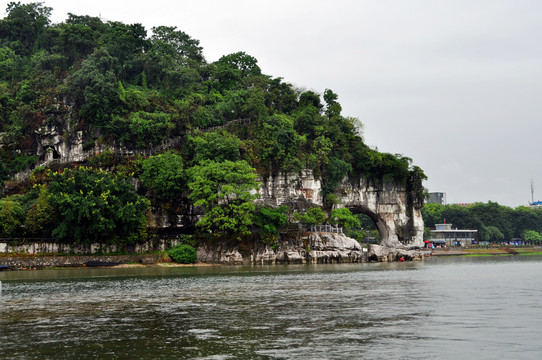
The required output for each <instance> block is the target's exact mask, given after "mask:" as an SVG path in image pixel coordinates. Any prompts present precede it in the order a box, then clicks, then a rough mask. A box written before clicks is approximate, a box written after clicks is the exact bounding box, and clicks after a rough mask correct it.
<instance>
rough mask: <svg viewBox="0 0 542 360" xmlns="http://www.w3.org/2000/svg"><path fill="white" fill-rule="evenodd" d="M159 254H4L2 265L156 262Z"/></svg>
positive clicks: (50, 265) (65, 265)
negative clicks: (17, 255)
mask: <svg viewBox="0 0 542 360" xmlns="http://www.w3.org/2000/svg"><path fill="white" fill-rule="evenodd" d="M157 260H158V255H153V254H145V255H111V256H103V255H101V256H92V255H87V256H78V255H75V256H23V257H16V256H4V257H0V265H8V266H12V267H13V269H15V270H17V269H41V268H48V267H82V266H85V264H86V263H88V262H93V261H95V262H108V263H112V262H113V263H120V264H128V263H139V264H154V263H156V262H157Z"/></svg>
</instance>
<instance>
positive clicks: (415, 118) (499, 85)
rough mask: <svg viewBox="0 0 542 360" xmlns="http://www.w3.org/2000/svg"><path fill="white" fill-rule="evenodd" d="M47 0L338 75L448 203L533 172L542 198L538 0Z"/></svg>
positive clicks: (309, 71) (277, 69) (516, 186)
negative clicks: (172, 29)
mask: <svg viewBox="0 0 542 360" xmlns="http://www.w3.org/2000/svg"><path fill="white" fill-rule="evenodd" d="M22 2H23V3H27V2H28V1H22ZM44 2H45V5H46V6H50V7H52V8H53V16H52V19H53V21H54V22H61V21H64V20H65V19H66V16H67V13H68V12H71V13H74V14H77V15H91V16H101V17H102V18H103V19H105V20H114V21H121V22H124V23H141V24H143V25H144V26H145V27H146V28H147V30H148V32H149V33H150V29H151V27H152V26H157V25H168V26H177V27H178V28H179V29H180V30H183V31H184V32H186V33H187V34H189V35H190V36H191V37H193V38H195V39H198V40H200V42H201V45H202V46H203V48H204V54H205V57H206V59H207V61H209V62H211V61H214V60H217V59H218V58H219V57H220V56H222V55H226V54H229V53H232V52H236V51H245V52H247V53H248V54H250V55H252V56H254V57H256V58H257V59H258V61H259V65H260V67H261V68H262V71H263V72H264V73H265V74H268V75H272V76H276V77H278V76H280V77H283V78H284V79H285V81H287V82H290V83H292V84H294V85H296V86H298V87H302V88H307V89H311V90H315V91H317V92H320V93H322V92H323V91H324V89H326V88H330V89H332V90H333V91H334V92H336V93H337V94H338V95H339V101H340V102H341V104H342V106H343V115H345V116H353V117H357V118H359V119H360V120H361V121H362V122H363V123H364V124H365V140H366V142H367V143H368V144H369V145H370V146H376V147H377V148H378V149H379V150H380V151H385V152H391V153H401V154H404V155H405V156H409V157H411V158H413V160H414V163H415V164H416V165H418V166H420V167H421V168H423V169H424V170H425V173H426V174H427V175H428V177H429V180H428V181H427V182H426V183H425V186H426V187H427V188H428V189H429V190H430V191H439V192H446V194H447V199H448V203H467V202H475V201H481V202H487V201H488V200H491V201H497V202H499V203H500V204H503V205H509V206H517V205H524V204H527V202H528V201H529V200H530V198H531V194H530V181H531V179H533V180H534V182H535V187H536V189H535V200H537V199H542V166H541V165H542V164H541V155H542V151H541V150H542V140H541V139H540V138H539V136H540V135H541V134H542V121H540V116H541V114H542V66H541V65H542V41H541V40H542V21H540V19H542V1H538V0H532V1H527V0H484V1H482V0H466V1H464V0H439V1H437V0H337V1H333V2H332V1H322V0H311V1H309V0H288V1H285V0H274V1H257V0H252V1H249V0H233V1H224V0H222V1H220V0H199V1H198V0H191V1H183V0H180V1H164V0H155V1H137V0H132V1H124V0H121V1H111V0H109V1H103V0H94V1H85V2H81V1H65V0H64V1H62V0H58V1H54V0H49V1H47V0H44ZM6 4H7V2H6ZM4 9H5V6H4Z"/></svg>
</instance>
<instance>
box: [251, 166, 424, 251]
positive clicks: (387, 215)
mask: <svg viewBox="0 0 542 360" xmlns="http://www.w3.org/2000/svg"><path fill="white" fill-rule="evenodd" d="M262 183H263V185H262V187H261V189H260V199H259V200H257V201H258V202H259V203H260V204H262V205H268V206H280V205H282V204H286V205H289V206H290V207H293V208H295V209H297V210H301V211H302V210H303V209H304V208H305V207H308V206H309V205H310V204H311V203H312V204H315V205H320V206H321V205H323V199H322V196H321V192H322V191H321V190H322V186H321V182H320V180H319V179H318V178H316V177H315V176H314V175H313V173H312V171H310V170H305V171H303V172H301V173H289V174H281V175H279V176H276V177H272V178H266V179H263V180H262ZM337 193H338V194H340V203H339V204H338V205H337V206H338V207H346V208H348V209H350V210H351V211H352V212H353V213H362V214H366V215H368V216H369V217H371V218H372V220H373V221H374V222H375V224H376V226H377V227H378V230H379V232H380V237H381V244H382V245H385V246H388V247H405V246H406V247H422V246H423V219H422V216H421V212H420V208H419V207H417V206H415V204H409V201H408V192H407V190H406V189H405V188H404V187H401V186H400V185H397V184H394V183H384V184H383V185H382V186H381V187H379V188H377V187H375V186H374V185H372V184H370V183H369V182H368V181H367V180H364V179H361V180H357V181H352V180H351V179H348V178H345V179H343V181H342V182H341V184H340V186H339V189H338V191H337Z"/></svg>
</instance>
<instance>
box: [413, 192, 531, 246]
mask: <svg viewBox="0 0 542 360" xmlns="http://www.w3.org/2000/svg"><path fill="white" fill-rule="evenodd" d="M422 216H423V220H424V223H425V227H426V232H425V234H426V236H430V232H429V229H434V228H435V224H442V223H443V222H444V220H446V222H447V223H449V224H452V225H453V227H454V228H456V227H457V228H458V229H472V230H478V240H479V241H491V242H500V241H509V240H511V239H514V238H522V239H524V240H526V241H528V242H531V243H540V242H541V241H542V236H541V234H542V208H531V207H527V206H519V207H516V208H511V207H508V206H503V205H499V204H498V203H496V202H492V201H489V202H488V203H474V204H472V205H469V206H462V205H440V204H425V205H424V207H423V208H422Z"/></svg>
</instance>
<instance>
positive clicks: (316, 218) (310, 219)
mask: <svg viewBox="0 0 542 360" xmlns="http://www.w3.org/2000/svg"><path fill="white" fill-rule="evenodd" d="M326 219H327V215H326V213H325V212H324V210H322V209H320V208H319V207H311V208H309V209H308V210H307V211H305V212H303V213H298V212H295V213H294V220H295V221H299V222H300V223H302V224H306V225H319V224H323V223H325V222H326Z"/></svg>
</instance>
